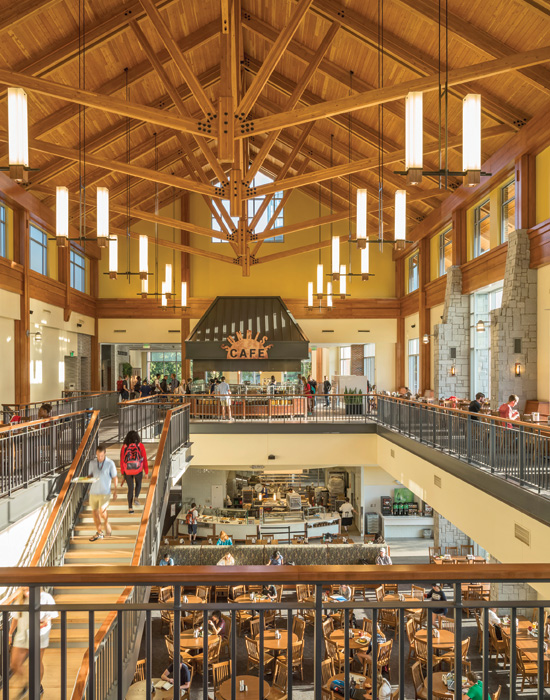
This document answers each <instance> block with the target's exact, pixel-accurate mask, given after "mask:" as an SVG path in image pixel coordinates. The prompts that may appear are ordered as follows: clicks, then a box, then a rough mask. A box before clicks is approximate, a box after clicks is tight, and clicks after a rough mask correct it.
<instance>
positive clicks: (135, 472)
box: [120, 430, 149, 513]
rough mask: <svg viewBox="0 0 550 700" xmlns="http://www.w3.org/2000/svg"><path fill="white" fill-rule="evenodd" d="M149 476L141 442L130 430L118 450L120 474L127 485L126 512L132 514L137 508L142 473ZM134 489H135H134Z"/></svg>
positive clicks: (145, 454) (137, 434)
mask: <svg viewBox="0 0 550 700" xmlns="http://www.w3.org/2000/svg"><path fill="white" fill-rule="evenodd" d="M144 471H145V476H148V475H149V465H148V464H147V452H146V451H145V447H144V446H143V443H142V442H141V438H140V436H139V433H137V432H136V431H135V430H130V431H129V432H128V434H127V435H126V437H125V438H124V442H123V444H122V447H121V449H120V473H121V475H122V476H123V478H124V479H125V480H126V483H127V484H128V512H129V513H133V512H134V506H139V501H138V497H139V494H140V491H141V481H142V479H143V472H144ZM134 487H135V489H134Z"/></svg>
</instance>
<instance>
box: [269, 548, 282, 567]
mask: <svg viewBox="0 0 550 700" xmlns="http://www.w3.org/2000/svg"><path fill="white" fill-rule="evenodd" d="M282 564H283V555H282V554H281V552H279V550H278V549H276V550H275V551H274V552H273V554H272V555H271V557H270V559H269V561H268V562H267V565H268V566H282Z"/></svg>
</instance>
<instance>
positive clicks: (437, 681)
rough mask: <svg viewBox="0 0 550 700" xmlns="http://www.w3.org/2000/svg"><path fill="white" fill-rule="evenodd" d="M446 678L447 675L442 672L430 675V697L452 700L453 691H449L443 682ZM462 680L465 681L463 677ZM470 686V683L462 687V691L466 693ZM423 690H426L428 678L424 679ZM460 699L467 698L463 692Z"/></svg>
mask: <svg viewBox="0 0 550 700" xmlns="http://www.w3.org/2000/svg"><path fill="white" fill-rule="evenodd" d="M446 676H447V673H444V672H442V671H437V672H436V673H434V674H432V695H433V697H434V698H449V700H452V699H453V698H454V696H455V691H454V690H449V689H448V688H447V684H446V683H445V682H444V679H445V677H446ZM462 678H463V679H464V680H465V679H466V677H465V676H463V677H462ZM470 685H471V683H467V684H465V685H463V687H462V690H463V691H465V690H466V691H467V690H468V688H469V687H470ZM424 688H426V690H427V689H428V678H425V679H424ZM462 697H463V698H466V697H468V696H467V695H466V693H465V692H463V693H462Z"/></svg>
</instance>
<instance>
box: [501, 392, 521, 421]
mask: <svg viewBox="0 0 550 700" xmlns="http://www.w3.org/2000/svg"><path fill="white" fill-rule="evenodd" d="M518 401H519V397H518V396H516V395H515V394H510V396H509V397H508V401H507V402H506V403H503V404H502V406H499V408H498V415H499V416H500V417H501V418H508V420H519V411H516V406H517V405H518ZM506 427H507V428H511V427H512V424H511V423H506Z"/></svg>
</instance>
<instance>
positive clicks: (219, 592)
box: [214, 586, 229, 603]
mask: <svg viewBox="0 0 550 700" xmlns="http://www.w3.org/2000/svg"><path fill="white" fill-rule="evenodd" d="M219 596H223V597H224V598H229V586H214V602H216V603H217V602H218V597H219Z"/></svg>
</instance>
